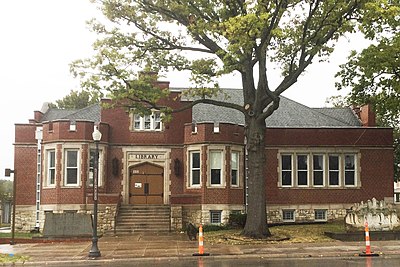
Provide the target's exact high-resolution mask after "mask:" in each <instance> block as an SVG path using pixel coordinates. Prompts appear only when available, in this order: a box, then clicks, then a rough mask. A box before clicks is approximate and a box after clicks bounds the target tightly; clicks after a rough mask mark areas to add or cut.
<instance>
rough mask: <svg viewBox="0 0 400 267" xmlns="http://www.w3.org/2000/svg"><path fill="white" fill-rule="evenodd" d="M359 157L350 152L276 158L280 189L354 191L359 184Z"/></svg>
mask: <svg viewBox="0 0 400 267" xmlns="http://www.w3.org/2000/svg"><path fill="white" fill-rule="evenodd" d="M358 158H359V157H358V154H357V153H351V152H345V151H344V152H339V153H336V152H335V153H329V152H327V153H321V152H318V151H317V152H315V153H314V152H307V153H305V152H302V151H299V152H293V153H289V152H287V151H284V152H282V153H281V154H279V178H280V181H279V184H280V186H281V187H324V188H330V187H333V188H335V187H336V188H342V187H356V186H357V185H358V184H359V172H360V167H359V161H358Z"/></svg>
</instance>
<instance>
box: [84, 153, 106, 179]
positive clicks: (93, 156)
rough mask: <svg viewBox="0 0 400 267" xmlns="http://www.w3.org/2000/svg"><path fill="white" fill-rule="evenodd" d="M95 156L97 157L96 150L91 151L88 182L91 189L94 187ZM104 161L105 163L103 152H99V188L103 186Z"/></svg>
mask: <svg viewBox="0 0 400 267" xmlns="http://www.w3.org/2000/svg"><path fill="white" fill-rule="evenodd" d="M95 156H96V149H90V155H89V176H88V180H87V186H89V187H91V186H93V178H94V163H95ZM102 161H103V156H102V150H99V161H98V163H99V165H98V171H97V173H98V182H99V184H98V185H99V186H102V185H103V175H102V173H103V172H102Z"/></svg>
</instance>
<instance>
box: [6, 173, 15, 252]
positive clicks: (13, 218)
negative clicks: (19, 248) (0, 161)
mask: <svg viewBox="0 0 400 267" xmlns="http://www.w3.org/2000/svg"><path fill="white" fill-rule="evenodd" d="M11 173H14V181H13V207H12V225H11V241H10V245H14V244H15V239H14V237H15V206H16V202H15V200H16V191H17V179H16V178H17V171H16V170H11V169H6V171H5V176H6V177H10V176H11Z"/></svg>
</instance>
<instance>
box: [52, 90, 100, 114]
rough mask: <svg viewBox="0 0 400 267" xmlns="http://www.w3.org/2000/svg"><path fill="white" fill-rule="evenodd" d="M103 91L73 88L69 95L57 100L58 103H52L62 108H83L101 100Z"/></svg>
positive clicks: (53, 105)
mask: <svg viewBox="0 0 400 267" xmlns="http://www.w3.org/2000/svg"><path fill="white" fill-rule="evenodd" d="M101 96H102V93H101V92H98V91H88V90H81V91H75V90H71V91H70V93H69V95H66V96H64V97H63V98H62V99H59V100H56V104H54V103H51V104H50V105H51V106H52V107H56V108H61V109H81V108H84V107H87V106H90V105H93V104H96V103H99V102H100V98H101Z"/></svg>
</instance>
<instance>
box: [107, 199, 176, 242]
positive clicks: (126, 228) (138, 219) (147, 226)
mask: <svg viewBox="0 0 400 267" xmlns="http://www.w3.org/2000/svg"><path fill="white" fill-rule="evenodd" d="M170 212H171V211H170V206H167V205H122V206H121V207H120V209H119V211H118V216H117V221H116V223H115V225H116V226H115V228H116V229H115V231H114V233H115V234H116V235H128V234H133V233H144V232H169V231H170V230H171V219H170Z"/></svg>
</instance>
